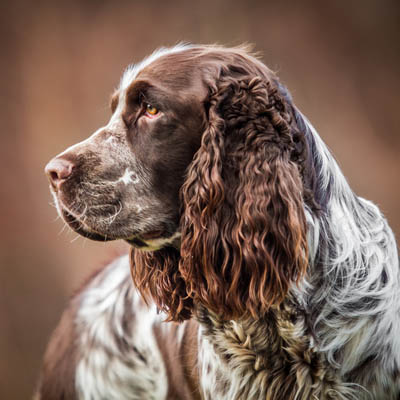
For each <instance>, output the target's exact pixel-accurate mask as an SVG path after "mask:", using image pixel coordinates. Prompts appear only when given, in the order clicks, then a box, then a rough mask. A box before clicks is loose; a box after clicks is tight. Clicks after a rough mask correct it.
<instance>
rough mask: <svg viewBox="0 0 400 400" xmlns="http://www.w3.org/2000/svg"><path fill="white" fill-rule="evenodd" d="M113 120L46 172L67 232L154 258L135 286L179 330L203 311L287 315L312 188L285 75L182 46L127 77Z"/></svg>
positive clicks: (300, 269) (214, 50) (237, 52)
mask: <svg viewBox="0 0 400 400" xmlns="http://www.w3.org/2000/svg"><path fill="white" fill-rule="evenodd" d="M111 108H112V117H111V119H110V121H109V123H108V124H107V125H106V126H105V127H103V128H101V129H99V130H98V131H97V132H95V133H94V134H93V135H92V136H91V137H90V138H89V139H87V140H85V141H84V142H82V143H79V144H77V145H75V146H73V147H71V148H69V149H67V150H66V151H65V152H63V153H62V154H60V155H58V156H57V157H56V158H54V159H53V160H52V161H50V163H49V164H48V165H47V167H46V170H47V174H48V176H49V179H50V182H51V187H52V191H53V194H54V197H55V200H56V204H57V207H58V210H59V212H60V214H61V215H62V216H63V218H64V219H65V221H66V222H67V224H68V225H69V226H70V227H71V228H72V229H74V230H75V231H76V232H78V233H80V234H82V235H84V236H86V237H88V238H91V239H96V240H112V239H124V240H126V241H128V242H129V243H130V244H132V245H133V246H135V247H137V248H140V249H141V250H150V251H148V252H142V251H136V250H135V251H134V254H133V259H134V264H135V265H134V266H133V277H134V280H135V282H136V283H137V285H138V286H139V289H140V290H142V292H143V293H144V294H146V293H150V294H151V295H152V296H153V297H154V298H155V300H156V302H157V303H158V305H159V306H160V307H161V308H163V309H164V310H166V311H167V312H168V313H169V315H170V318H172V319H182V318H186V317H188V316H189V315H190V312H191V308H192V305H193V301H195V302H196V301H200V302H201V303H202V304H204V305H206V306H207V307H208V308H210V309H211V310H214V311H215V312H217V313H219V314H224V316H225V317H238V316H240V315H243V314H245V313H246V312H250V313H251V314H253V315H254V316H256V315H258V314H259V313H260V312H263V311H264V310H265V309H267V308H268V307H270V306H271V305H273V304H279V302H280V301H282V299H283V298H284V296H285V295H286V293H287V291H288V289H289V287H290V285H291V283H292V282H293V281H296V280H298V279H299V278H300V277H301V276H302V275H303V274H304V273H305V269H306V263H307V261H306V260H307V246H306V223H305V216H304V199H307V194H308V193H309V192H310V189H309V188H308V187H307V186H310V185H309V184H308V183H307V181H306V180H305V179H304V176H306V175H307V174H306V173H305V170H306V169H307V168H308V167H307V162H306V160H307V145H306V140H305V138H304V135H303V134H301V133H300V132H299V130H298V129H297V125H296V122H295V119H294V114H293V108H292V105H291V101H290V99H289V97H288V95H287V93H286V92H285V91H284V89H283V88H282V87H281V85H280V84H279V82H278V80H277V78H276V77H275V76H274V74H273V73H272V72H271V71H270V70H269V69H267V67H265V65H263V64H262V63H261V62H260V61H258V60H257V59H256V58H254V57H252V56H250V55H249V54H248V53H247V52H246V51H245V50H243V49H224V48H218V47H200V46H198V47H196V46H187V47H185V46H182V47H176V48H174V49H172V50H171V49H170V50H162V51H159V52H157V53H155V54H153V55H152V56H151V57H149V58H148V59H146V60H145V61H143V62H142V63H141V64H139V65H137V66H134V67H130V68H128V69H127V70H126V72H125V73H124V75H123V77H122V80H121V83H120V85H119V88H118V89H117V91H116V92H115V94H114V95H113V97H112V104H111ZM302 178H303V179H302ZM309 197H310V198H311V196H309ZM312 202H313V200H310V203H312Z"/></svg>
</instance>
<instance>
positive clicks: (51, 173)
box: [45, 158, 74, 189]
mask: <svg viewBox="0 0 400 400" xmlns="http://www.w3.org/2000/svg"><path fill="white" fill-rule="evenodd" d="M73 167H74V165H73V164H72V162H71V161H68V160H65V159H62V158H54V159H53V160H51V161H50V162H49V163H48V164H47V165H46V168H45V172H46V174H47V176H48V178H49V181H50V183H51V185H52V186H53V188H54V189H58V188H59V186H60V185H61V183H62V182H64V181H65V180H66V179H68V178H69V177H70V175H71V174H72V170H73Z"/></svg>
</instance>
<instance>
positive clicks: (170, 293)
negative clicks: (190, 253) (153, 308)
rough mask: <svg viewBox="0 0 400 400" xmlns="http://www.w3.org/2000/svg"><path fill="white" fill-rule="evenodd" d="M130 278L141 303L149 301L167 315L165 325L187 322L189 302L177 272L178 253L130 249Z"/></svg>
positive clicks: (184, 285) (167, 250)
mask: <svg viewBox="0 0 400 400" xmlns="http://www.w3.org/2000/svg"><path fill="white" fill-rule="evenodd" d="M130 257H131V261H130V264H131V274H132V279H133V282H134V284H135V286H136V288H137V289H138V290H139V291H140V293H141V295H142V296H143V298H144V299H145V301H150V300H153V301H154V302H155V303H156V305H157V307H158V309H159V310H162V311H164V312H165V313H166V314H167V321H183V320H185V319H188V318H190V316H191V315H192V309H193V300H192V299H191V298H190V297H189V296H188V295H187V293H186V284H185V282H184V280H183V279H182V276H181V274H180V272H179V270H178V263H179V258H180V255H179V250H177V249H175V248H173V247H166V248H163V249H161V250H158V251H141V250H137V249H131V253H130Z"/></svg>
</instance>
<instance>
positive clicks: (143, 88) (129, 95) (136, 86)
mask: <svg viewBox="0 0 400 400" xmlns="http://www.w3.org/2000/svg"><path fill="white" fill-rule="evenodd" d="M150 88H152V85H151V84H150V83H149V82H148V81H143V80H138V81H134V82H132V84H131V85H130V86H129V87H128V88H127V89H126V100H127V102H130V101H135V100H137V99H139V97H140V95H141V94H142V95H145V94H146V93H147V92H148V90H149V89H150Z"/></svg>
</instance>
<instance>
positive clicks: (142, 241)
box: [59, 204, 180, 250]
mask: <svg viewBox="0 0 400 400" xmlns="http://www.w3.org/2000/svg"><path fill="white" fill-rule="evenodd" d="M59 209H60V213H61V215H62V217H63V219H64V221H65V223H66V224H67V225H68V226H69V227H70V228H71V229H72V230H73V231H74V232H76V233H78V234H79V235H81V236H83V237H85V238H87V239H90V240H96V241H100V242H106V241H112V240H125V241H126V242H127V243H129V244H130V245H131V246H133V247H137V248H139V249H143V250H157V249H159V248H161V247H164V245H165V244H172V245H176V243H178V242H179V237H180V235H179V234H173V235H170V234H168V232H167V231H166V230H165V229H158V230H152V231H148V232H143V233H137V234H135V235H132V236H129V237H118V236H114V235H112V234H105V233H99V232H97V231H96V230H94V229H93V228H92V227H89V226H88V225H87V224H85V223H84V222H82V221H81V220H80V219H79V218H78V217H76V216H74V215H73V214H72V213H71V212H69V211H68V209H66V208H65V207H64V206H63V205H61V204H59Z"/></svg>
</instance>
